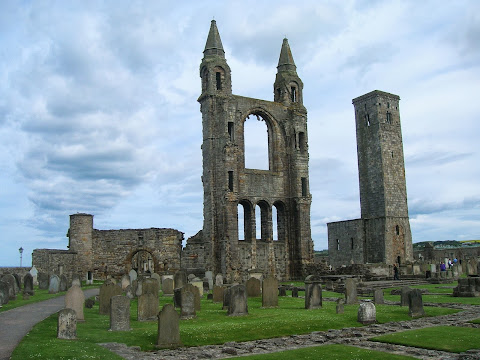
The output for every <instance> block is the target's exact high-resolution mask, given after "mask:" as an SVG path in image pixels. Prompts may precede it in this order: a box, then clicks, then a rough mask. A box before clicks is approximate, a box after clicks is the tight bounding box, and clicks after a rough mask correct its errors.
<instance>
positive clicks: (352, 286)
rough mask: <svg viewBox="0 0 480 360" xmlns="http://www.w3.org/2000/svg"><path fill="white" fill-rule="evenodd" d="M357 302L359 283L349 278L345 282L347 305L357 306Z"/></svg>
mask: <svg viewBox="0 0 480 360" xmlns="http://www.w3.org/2000/svg"><path fill="white" fill-rule="evenodd" d="M357 302H358V300H357V282H356V281H355V279H352V278H348V279H346V280H345V304H347V305H351V304H356V303H357Z"/></svg>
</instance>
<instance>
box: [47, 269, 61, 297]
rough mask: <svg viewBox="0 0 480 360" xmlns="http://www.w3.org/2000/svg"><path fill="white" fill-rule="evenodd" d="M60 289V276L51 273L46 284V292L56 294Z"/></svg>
mask: <svg viewBox="0 0 480 360" xmlns="http://www.w3.org/2000/svg"><path fill="white" fill-rule="evenodd" d="M59 290H60V278H59V277H58V276H57V275H55V274H54V275H51V276H50V281H49V285H48V293H49V294H56V293H58V291H59Z"/></svg>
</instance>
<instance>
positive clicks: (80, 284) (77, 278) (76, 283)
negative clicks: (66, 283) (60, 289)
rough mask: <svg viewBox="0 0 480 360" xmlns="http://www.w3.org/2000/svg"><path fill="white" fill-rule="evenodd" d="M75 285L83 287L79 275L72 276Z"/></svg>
mask: <svg viewBox="0 0 480 360" xmlns="http://www.w3.org/2000/svg"><path fill="white" fill-rule="evenodd" d="M73 285H77V286H80V287H82V281H81V280H80V276H78V274H75V275H73V276H72V286H73Z"/></svg>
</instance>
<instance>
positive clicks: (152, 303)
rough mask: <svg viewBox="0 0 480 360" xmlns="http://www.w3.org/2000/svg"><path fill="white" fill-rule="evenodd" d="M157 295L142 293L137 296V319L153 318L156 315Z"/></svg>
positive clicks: (146, 319) (147, 319)
mask: <svg viewBox="0 0 480 360" xmlns="http://www.w3.org/2000/svg"><path fill="white" fill-rule="evenodd" d="M158 306H159V302H158V295H154V294H151V293H147V294H142V295H140V296H139V297H138V307H137V320H138V321H149V320H155V318H156V317H157V315H158Z"/></svg>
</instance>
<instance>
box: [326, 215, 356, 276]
mask: <svg viewBox="0 0 480 360" xmlns="http://www.w3.org/2000/svg"><path fill="white" fill-rule="evenodd" d="M327 227H328V258H329V263H330V265H332V266H333V267H335V268H337V267H339V266H342V265H350V264H363V263H364V262H365V259H364V250H365V249H364V243H365V239H364V237H365V230H364V225H363V220H362V219H356V220H346V221H339V222H334V223H329V224H327Z"/></svg>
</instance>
